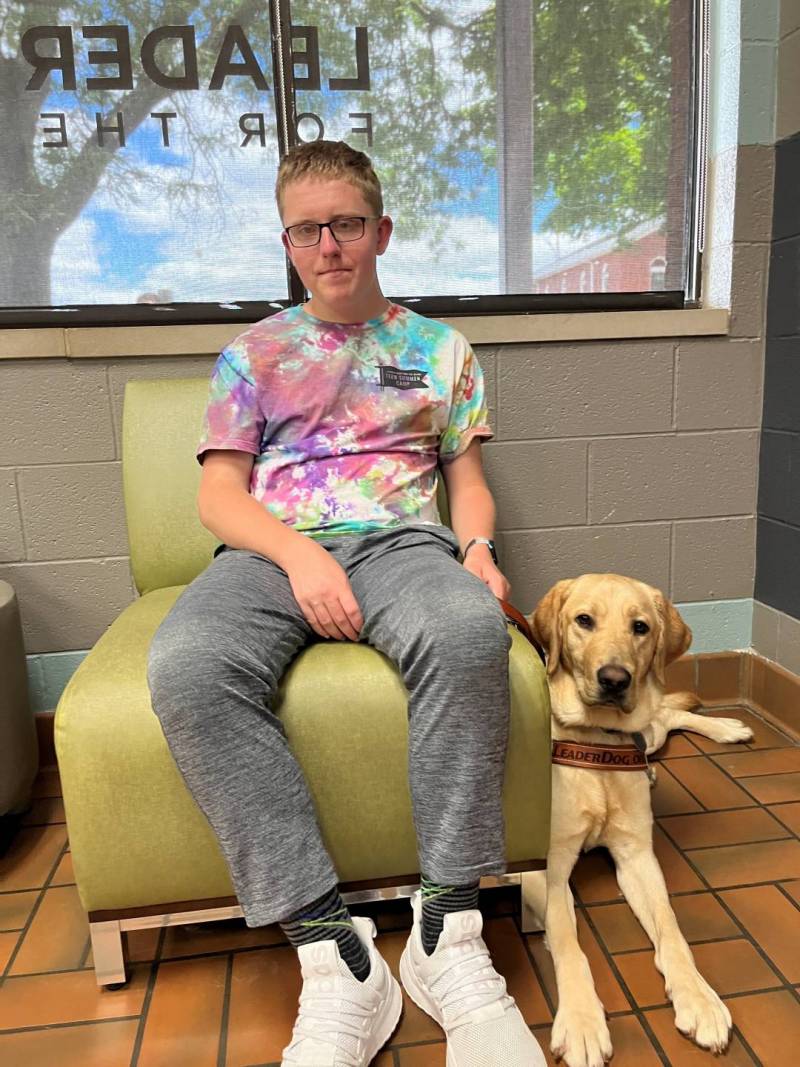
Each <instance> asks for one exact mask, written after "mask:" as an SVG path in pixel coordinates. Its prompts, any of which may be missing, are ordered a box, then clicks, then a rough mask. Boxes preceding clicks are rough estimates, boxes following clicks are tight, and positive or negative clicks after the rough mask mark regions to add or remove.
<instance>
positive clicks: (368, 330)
mask: <svg viewBox="0 0 800 1067" xmlns="http://www.w3.org/2000/svg"><path fill="white" fill-rule="evenodd" d="M276 193H277V200H278V208H279V211H280V214H281V219H282V221H283V223H284V227H285V229H284V231H283V243H284V247H285V249H286V252H287V253H288V255H289V257H290V258H291V260H292V263H293V264H294V266H295V267H296V269H297V272H298V274H299V275H300V278H301V279H302V281H303V283H304V285H305V287H306V289H307V290H308V292H309V293H311V298H310V300H309V301H308V303H306V304H305V305H303V306H301V307H292V308H289V309H288V310H286V311H282V312H280V313H278V314H276V315H272V316H270V317H269V318H267V319H264V320H263V321H262V322H259V323H257V324H256V325H255V326H252V327H251V328H250V329H248V330H246V331H245V332H244V333H242V334H241V335H240V336H239V337H238V338H237V339H236V340H235V341H233V342H232V343H231V344H230V345H228V347H227V348H225V349H224V351H223V352H222V354H221V355H220V357H219V360H218V362H217V364H216V368H215V370H214V373H213V376H212V380H211V387H210V398H209V403H208V408H207V414H206V422H205V428H204V432H203V437H202V440H201V443H200V447H199V449H198V456H199V458H200V461H201V462H202V464H203V470H202V478H201V486H200V492H199V499H198V503H199V511H200V518H201V520H202V522H203V523H204V525H206V526H207V527H208V528H209V529H210V530H211V531H212V532H213V533H214V534H216V535H217V536H218V537H219V538H220V540H221V541H222V542H223V543H224V547H223V548H222V550H221V551H219V553H218V554H217V555H216V557H215V559H214V560H213V562H212V563H211V564H210V565H209V567H208V568H207V569H206V571H205V572H204V573H203V574H201V575H200V576H199V577H198V578H197V579H195V581H193V582H192V583H191V584H190V585H189V586H188V587H187V589H186V590H185V591H184V593H183V594H182V596H181V597H180V599H179V600H178V601H177V603H176V604H175V606H174V608H173V609H172V611H171V612H170V614H169V615H168V616H167V618H166V619H165V620H164V622H163V624H162V626H161V627H160V629H159V631H158V632H157V634H156V636H155V638H154V641H153V645H152V648H151V653H150V661H149V684H150V689H151V693H152V699H153V707H154V709H155V712H156V714H157V716H158V718H159V720H160V722H161V724H162V727H163V730H164V734H165V736H166V738H167V741H168V744H169V747H170V750H171V752H172V754H173V756H174V758H175V762H176V763H177V765H178V768H179V769H180V771H181V773H182V775H183V777H184V779H185V781H186V783H187V786H188V788H189V789H190V791H191V792H192V794H193V796H194V798H195V800H196V801H197V803H198V805H199V806H200V808H201V809H202V810H203V812H204V813H205V815H206V817H207V818H208V820H209V823H210V824H211V827H212V829H213V830H214V832H215V834H216V836H217V838H218V840H219V843H220V847H221V849H222V852H223V854H224V856H225V859H226V861H227V863H228V866H229V868H230V873H231V878H232V881H233V883H234V887H235V889H236V893H237V897H238V899H239V901H240V903H241V907H242V910H243V912H244V915H245V919H246V921H247V924H248V926H262V925H266V924H269V923H273V922H278V923H280V925H281V927H282V928H283V930H284V932H285V933H286V936H287V937H288V939H289V941H290V942H291V943H292V944H293V945H295V946H296V948H297V950H298V954H299V958H300V964H301V968H302V974H303V979H304V984H303V992H302V995H301V1000H300V1011H299V1015H298V1019H297V1022H296V1024H295V1028H294V1032H293V1035H292V1040H291V1043H290V1044H289V1046H288V1047H287V1048H286V1049H285V1050H284V1054H283V1063H284V1064H285V1065H307V1067H308V1065H322V1064H329V1065H331V1067H334V1065H335V1067H361V1065H366V1064H368V1063H369V1062H370V1061H371V1060H372V1058H373V1057H374V1056H375V1055H376V1054H377V1052H378V1050H379V1049H380V1048H381V1047H382V1045H384V1044H385V1043H386V1042H387V1041H388V1039H389V1037H390V1036H391V1034H392V1032H393V1030H394V1028H395V1026H396V1024H397V1021H398V1018H399V1016H400V1011H401V1003H402V998H401V993H400V988H399V986H398V983H397V982H396V981H395V979H394V978H393V977H392V975H391V973H390V971H389V968H388V966H387V964H386V963H385V961H384V960H383V958H382V957H381V955H380V954H379V952H378V951H377V948H376V946H375V944H374V938H375V927H374V924H373V923H372V921H371V920H370V919H367V918H363V917H352V916H351V915H350V913H349V911H348V909H347V907H346V906H345V905H344V903H343V901H342V898H341V896H340V895H339V891H338V888H337V875H336V871H335V870H334V868H333V864H332V862H331V859H330V857H329V855H328V853H327V851H326V849H325V847H324V845H323V843H322V841H321V838H320V833H319V829H318V825H317V820H316V817H315V813H314V808H313V805H312V802H311V798H310V795H309V792H308V788H307V785H306V782H305V780H304V778H303V774H302V772H301V770H300V768H299V767H298V764H297V762H296V760H295V758H294V756H293V754H292V752H291V751H290V750H289V747H288V745H287V741H286V737H285V734H284V731H283V728H282V726H281V723H280V720H279V719H278V717H277V716H276V715H274V714H273V712H272V710H271V701H272V699H273V697H274V695H275V693H276V690H277V688H278V685H279V682H280V679H281V676H282V675H283V673H284V671H285V670H286V668H287V667H288V665H289V663H290V662H291V660H292V659H293V658H294V656H296V655H297V653H298V652H299V651H300V650H301V649H302V648H303V646H304V645H306V644H307V642H308V641H309V640H313V639H314V638H315V637H316V638H323V639H332V640H338V641H364V642H368V643H369V644H370V645H372V646H374V647H375V648H377V649H379V650H380V651H381V652H383V653H385V654H386V655H387V656H388V657H389V658H390V659H391V660H392V661H393V662H394V663H395V664H397V667H398V669H399V671H400V674H401V676H402V678H403V681H404V683H405V686H406V689H407V691H408V698H409V705H408V707H409V781H410V789H411V796H412V804H413V814H414V823H415V829H416V833H417V840H418V852H419V860H420V870H421V872H422V887H421V891H419V892H418V893H417V894H416V895H415V897H414V899H413V909H414V921H413V928H412V931H411V935H410V937H409V940H408V944H407V946H406V948H405V951H404V953H403V958H402V961H401V977H402V981H403V983H404V985H405V988H406V990H407V992H408V993H409V995H410V996H411V997H412V998H413V999H414V1000H415V1001H416V1002H417V1003H418V1004H419V1005H420V1006H421V1007H422V1008H423V1009H424V1010H425V1011H427V1012H428V1013H429V1014H430V1015H432V1016H433V1017H434V1018H435V1019H436V1020H437V1022H439V1023H440V1024H441V1025H442V1026H443V1028H444V1030H445V1031H446V1033H447V1040H448V1053H447V1062H448V1065H449V1067H529V1065H534V1064H544V1062H545V1060H544V1056H543V1054H542V1052H541V1050H540V1048H539V1045H538V1044H537V1042H536V1040H535V1039H534V1037H533V1035H532V1034H531V1032H530V1030H529V1028H528V1027H527V1025H526V1024H525V1022H524V1020H523V1018H522V1016H521V1014H520V1012H519V1009H518V1008H517V1006H516V1004H515V1003H514V1000H513V999H512V998H511V997H510V996H509V995H508V993H507V991H506V987H505V982H504V980H503V979H502V977H501V976H500V975H498V974H497V972H496V971H495V970H494V968H493V966H492V962H491V959H490V956H489V952H488V949H487V947H486V945H485V943H484V941H483V939H482V937H481V931H482V920H481V914H480V911H479V910H477V909H478V881H479V879H480V877H481V876H482V875H486V874H499V873H501V872H502V871H503V870H504V866H505V851H504V828H503V814H502V807H501V791H502V784H503V773H504V763H505V753H506V745H507V738H508V716H509V692H508V649H509V644H510V642H509V638H508V634H507V630H506V624H505V619H504V616H503V612H502V610H501V608H500V605H499V603H498V598H504V597H506V596H507V595H508V592H509V586H508V582H507V581H506V579H505V577H504V576H503V574H502V573H501V572H500V571H499V570H498V568H497V564H496V559H495V558H494V546H493V544H492V541H491V538H492V534H493V527H494V517H495V509H494V503H493V500H492V496H491V494H490V492H489V489H488V488H487V485H486V482H485V479H484V475H483V470H482V466H481V452H480V447H481V445H480V442H481V439H483V438H487V437H489V436H491V431H490V429H489V426H488V423H487V413H486V404H485V401H484V393H483V378H482V374H481V370H480V367H479V366H478V363H477V360H476V359H475V356H474V354H473V353H472V351H471V349H470V347H469V345H468V343H467V342H466V341H465V339H464V338H463V337H462V336H461V335H460V334H458V333H457V332H456V331H454V330H453V329H451V328H450V327H448V326H445V325H443V324H441V323H438V322H435V321H432V320H430V319H426V318H423V317H422V316H420V315H417V314H415V313H414V312H412V311H409V310H407V309H405V308H402V307H399V306H398V305H396V304H392V303H390V302H389V301H388V300H387V299H386V298H385V297H384V296H383V294H382V292H381V289H380V285H379V282H378V276H377V265H376V261H377V257H378V256H380V255H383V253H384V252H385V251H386V248H387V246H388V244H389V239H390V237H391V233H392V221H391V219H390V218H389V217H388V216H387V215H385V214H384V212H383V204H382V195H381V188H380V184H379V182H378V179H377V177H376V175H375V172H374V170H373V169H372V165H371V163H370V161H369V159H368V158H367V156H365V155H364V154H363V153H361V152H358V151H355V150H353V149H352V148H350V147H349V146H348V145H346V144H344V143H342V142H326V141H317V142H313V143H310V144H304V145H301V146H298V147H296V148H294V149H292V150H291V151H290V152H289V153H288V154H287V155H286V157H285V158H284V159H283V161H282V162H281V165H280V169H279V172H278V180H277V189H276ZM437 468H441V471H442V473H443V476H444V479H445V483H446V486H447V492H448V500H449V506H450V513H451V521H452V530H450V529H448V528H447V527H446V526H444V525H443V524H442V522H441V520H440V517H439V514H438V512H437V507H436V479H437ZM459 552H460V553H461V555H462V558H463V564H462V563H459V562H458V556H459ZM340 758H341V760H342V762H343V763H344V764H346V763H347V761H348V760H349V759H350V753H349V751H348V745H347V739H346V738H343V740H342V748H341V753H340Z"/></svg>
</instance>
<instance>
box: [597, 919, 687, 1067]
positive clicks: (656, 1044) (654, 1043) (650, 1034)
mask: <svg viewBox="0 0 800 1067" xmlns="http://www.w3.org/2000/svg"><path fill="white" fill-rule="evenodd" d="M623 899H624V898H623ZM584 918H585V919H586V923H587V925H588V926H589V929H590V930H591V931H592V934H593V935H594V938H595V941H596V942H597V944H598V945H599V947H600V951H601V952H602V953H603V955H604V956H605V958H606V963H607V964H608V966H609V967H610V969H611V972H612V974H613V975H614V977H615V978H616V980H617V982H618V984H619V986H620V989H621V990H622V992H623V994H624V995H625V996H626V997H627V998H628V1003H629V1004H631V1005H632V1011H633V1014H634V1015H635V1017H636V1018H637V1019H638V1020H639V1023H640V1025H641V1027H642V1029H643V1030H644V1032H645V1035H646V1036H647V1038H648V1039H649V1041H650V1045H651V1047H652V1049H653V1051H654V1052H655V1054H656V1055H657V1056H658V1057H659V1059H660V1060H661V1062H662V1063H663V1064H664V1067H671V1065H670V1061H669V1057H668V1056H667V1055H666V1053H665V1052H664V1050H663V1048H662V1047H661V1042H660V1041H659V1040H658V1038H657V1037H656V1035H655V1031H654V1030H653V1028H652V1027H651V1025H650V1021H649V1020H648V1019H646V1018H645V1017H644V1013H643V1012H642V1011H641V1009H640V1008H639V1005H638V1004H637V1003H636V998H635V997H634V995H633V994H632V993H631V991H630V989H629V988H628V983H627V982H626V981H625V979H624V977H623V975H622V972H621V971H620V970H619V968H618V967H617V965H616V964H615V963H614V957H613V956H612V955H611V953H610V952H609V951H608V947H607V946H606V943H605V941H604V940H603V939H602V937H601V936H600V931H599V930H598V929H597V927H596V926H595V924H594V921H593V919H592V917H591V916H590V915H589V913H588V911H587V912H586V913H585V915H584ZM637 922H638V919H637ZM581 951H583V950H581ZM583 955H584V957H585V956H586V953H585V952H584V953H583ZM592 983H593V984H594V979H592Z"/></svg>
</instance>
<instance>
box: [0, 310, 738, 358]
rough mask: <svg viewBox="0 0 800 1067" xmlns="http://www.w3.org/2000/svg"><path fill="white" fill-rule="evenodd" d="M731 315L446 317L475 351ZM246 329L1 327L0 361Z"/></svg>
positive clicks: (685, 333)
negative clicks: (487, 346)
mask: <svg viewBox="0 0 800 1067" xmlns="http://www.w3.org/2000/svg"><path fill="white" fill-rule="evenodd" d="M728 315H729V313H728V310H727V309H725V308H699V309H694V310H686V311H613V312H612V311H598V312H594V311H583V312H571V313H568V314H532V315H475V316H464V317H461V318H459V317H452V318H451V317H443V318H442V320H441V321H442V322H447V323H449V324H450V325H451V326H454V327H455V328H456V329H457V330H460V331H461V333H463V334H464V336H465V337H466V338H467V340H468V341H469V342H470V343H471V344H474V345H479V344H480V345H486V344H495V345H496V344H536V343H541V342H543V341H544V342H549V343H553V344H554V343H561V342H565V341H607V340H623V339H626V338H628V339H630V338H637V337H702V336H710V335H719V334H726V333H727V332H728ZM244 328H245V327H244V326H243V324H241V323H226V324H224V325H213V324H212V325H204V326H83V327H81V326H77V327H68V328H66V329H64V328H55V327H51V328H46V327H36V328H31V329H24V328H22V329H14V330H2V329H0V360H2V359H47V358H53V357H59V356H61V357H66V358H69V359H119V358H124V357H131V356H134V357H140V358H141V357H147V356H152V357H158V356H200V355H214V354H215V353H217V352H219V351H220V349H222V348H223V347H224V346H225V345H226V344H227V343H228V342H229V341H231V340H232V339H233V338H234V337H235V336H236V335H237V334H239V333H241V332H242V330H243V329H244Z"/></svg>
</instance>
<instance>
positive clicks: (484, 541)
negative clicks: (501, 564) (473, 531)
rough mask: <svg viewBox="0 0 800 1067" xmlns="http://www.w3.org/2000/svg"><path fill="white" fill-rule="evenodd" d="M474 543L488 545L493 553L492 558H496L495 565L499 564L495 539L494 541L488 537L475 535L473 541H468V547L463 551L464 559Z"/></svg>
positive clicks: (462, 556)
mask: <svg viewBox="0 0 800 1067" xmlns="http://www.w3.org/2000/svg"><path fill="white" fill-rule="evenodd" d="M473 545H487V546H488V548H489V551H490V552H491V554H492V559H493V560H494V565H495V566H497V549H496V548H495V546H494V541H492V540H491V539H490V538H488V537H473V538H472V540H471V541H468V542H467V546H466V548H465V549H464V551H463V552H462V553H461V558H462V559H466V558H467V552H469V550H470V549H471V548H472V546H473Z"/></svg>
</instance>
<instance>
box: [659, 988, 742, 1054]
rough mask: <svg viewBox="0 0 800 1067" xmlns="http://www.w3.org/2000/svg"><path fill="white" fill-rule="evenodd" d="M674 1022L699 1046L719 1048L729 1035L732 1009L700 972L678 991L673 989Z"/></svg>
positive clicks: (723, 1046)
mask: <svg viewBox="0 0 800 1067" xmlns="http://www.w3.org/2000/svg"><path fill="white" fill-rule="evenodd" d="M672 1004H673V1007H674V1008H675V1025H676V1026H677V1028H678V1029H679V1030H680V1032H681V1033H682V1034H686V1036H687V1037H691V1038H692V1040H693V1041H696V1042H697V1044H698V1045H700V1047H701V1048H707V1049H711V1051H712V1052H722V1051H723V1050H724V1049H726V1048H727V1047H728V1041H729V1040H730V1036H731V1025H732V1020H731V1013H730V1012H729V1011H728V1008H727V1006H726V1005H725V1004H724V1003H723V1002H722V1001H721V1000H720V998H719V997H718V996H717V994H716V993H715V992H714V990H713V989H712V988H711V986H710V985H709V984H708V982H706V980H705V979H704V978H702V977H701V976H700V975H699V974H698V975H697V976H696V980H693V981H692V982H691V983H688V984H687V985H686V987H685V988H683V989H681V990H680V991H677V990H675V991H673V996H672Z"/></svg>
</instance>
